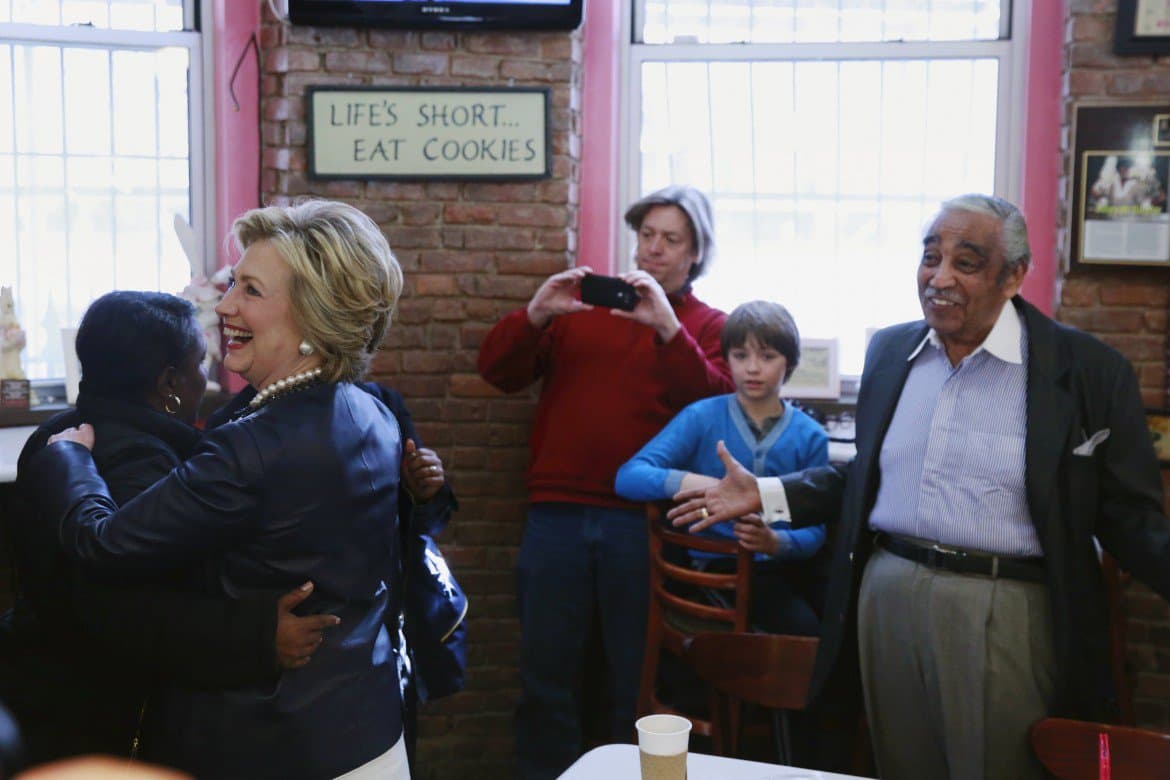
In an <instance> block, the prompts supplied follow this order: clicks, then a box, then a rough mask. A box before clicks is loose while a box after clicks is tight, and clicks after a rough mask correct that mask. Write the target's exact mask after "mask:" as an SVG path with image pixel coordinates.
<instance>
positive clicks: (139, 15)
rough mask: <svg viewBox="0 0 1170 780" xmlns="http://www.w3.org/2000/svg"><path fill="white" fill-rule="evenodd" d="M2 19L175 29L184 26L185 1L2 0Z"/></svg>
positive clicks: (162, 30)
mask: <svg viewBox="0 0 1170 780" xmlns="http://www.w3.org/2000/svg"><path fill="white" fill-rule="evenodd" d="M0 22H16V23H18V24H45V25H92V26H94V27H98V28H101V29H114V30H140V31H146V32H173V31H176V30H182V29H183V0H0Z"/></svg>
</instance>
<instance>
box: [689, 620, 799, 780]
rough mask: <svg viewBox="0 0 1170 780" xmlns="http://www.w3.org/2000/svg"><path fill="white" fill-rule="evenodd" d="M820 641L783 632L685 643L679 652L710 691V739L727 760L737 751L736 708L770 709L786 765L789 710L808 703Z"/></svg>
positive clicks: (710, 637)
mask: <svg viewBox="0 0 1170 780" xmlns="http://www.w3.org/2000/svg"><path fill="white" fill-rule="evenodd" d="M819 644H820V640H819V639H817V638H816V637H809V636H786V635H781V634H747V633H711V634H698V635H697V636H695V637H693V638H691V639H689V640H688V641H687V643H686V649H685V651H684V653H683V655H684V658H685V659H686V661H687V663H688V664H689V665H690V667H691V668H692V669H694V670H695V671H696V672H697V673H698V675H699V676H700V677H702V678H703V680H704V681H705V682H706V683H707V685H709V686H710V687H711V692H712V696H711V712H712V716H711V741H712V743H713V745H714V747H715V751H716V752H718V753H721V754H723V755H726V756H736V755H737V754H738V752H739V731H740V711H739V709H740V704H741V703H743V702H749V703H752V704H758V705H760V706H762V707H767V708H768V709H770V710H772V713H773V718H774V720H773V724H774V727H775V731H776V734H775V736H776V749H777V754H778V756H779V761H780V763H782V764H787V763H790V761H791V757H792V745H791V739H790V736H789V732H788V721H787V715H786V712H785V711H787V710H803V709H804V708H805V706H806V705H807V702H808V689H809V686H810V685H811V683H812V673H813V665H814V663H815V662H816V658H817V646H818V645H819Z"/></svg>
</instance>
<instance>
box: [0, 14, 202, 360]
mask: <svg viewBox="0 0 1170 780" xmlns="http://www.w3.org/2000/svg"><path fill="white" fill-rule="evenodd" d="M0 2H3V0H0ZM102 5H103V6H104V5H107V4H106V3H102ZM0 57H2V58H3V59H4V60H5V61H6V63H7V64H5V65H0V75H3V74H4V73H5V72H10V73H11V74H12V78H11V79H9V80H8V81H9V83H11V85H12V87H11V92H10V93H9V94H10V95H11V97H10V98H9V100H7V101H0V235H3V236H5V237H8V236H13V237H14V240H12V242H11V246H12V247H13V248H14V251H11V252H5V253H0V255H3V261H2V262H0V272H2V273H3V278H4V281H5V284H13V285H15V287H16V300H17V308H18V313H19V316H20V318H21V324H22V325H23V326H24V328H25V330H26V332H27V336H28V346H27V348H26V349H25V352H24V356H23V357H24V362H25V371H26V373H27V374H28V375H29V377H30V378H33V379H43V378H51V377H59V376H63V375H64V364H63V362H62V357H61V344H60V342H61V336H60V330H61V328H62V327H66V326H75V325H76V324H77V322H78V321H79V319H80V317H81V314H82V313H83V312H84V311H85V308H86V307H87V306H88V305H89V303H90V301H92V300H93V299H94V298H95V297H97V296H99V295H101V294H102V293H105V292H107V291H109V290H111V289H115V288H130V289H161V290H165V291H170V292H178V291H179V290H180V289H182V287H183V285H184V284H186V282H187V281H188V280H189V278H190V268H189V266H188V264H187V260H186V257H185V255H184V254H183V252H182V249H181V248H180V247H179V245H178V242H177V240H175V238H174V229H173V227H172V223H173V220H174V215H175V214H176V213H178V214H181V215H182V216H183V218H184V219H186V220H188V222H189V221H190V220H191V214H190V201H191V198H190V189H189V188H190V172H189V171H190V162H189V154H188V149H187V144H188V141H187V116H188V95H187V58H188V54H187V51H186V50H185V49H179V50H160V51H157V52H154V51H118V50H113V49H105V48H94V47H69V46H45V45H36V46H21V45H10V46H5V47H0ZM34 74H35V76H34ZM4 90H5V86H4V85H2V84H0V94H4ZM164 113H165V114H166V118H165V119H163V118H161V117H162V115H163V114H164ZM162 136H165V139H164V138H163V137H162Z"/></svg>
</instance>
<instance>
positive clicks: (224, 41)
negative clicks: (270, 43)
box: [211, 0, 260, 391]
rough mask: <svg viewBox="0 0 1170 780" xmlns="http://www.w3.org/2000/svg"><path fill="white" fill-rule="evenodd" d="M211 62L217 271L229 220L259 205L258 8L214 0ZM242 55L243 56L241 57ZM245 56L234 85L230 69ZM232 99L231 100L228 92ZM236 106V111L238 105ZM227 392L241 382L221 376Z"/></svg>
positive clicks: (242, 1) (223, 260)
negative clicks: (252, 42) (253, 44)
mask: <svg viewBox="0 0 1170 780" xmlns="http://www.w3.org/2000/svg"><path fill="white" fill-rule="evenodd" d="M211 9H212V10H211V13H212V24H213V25H214V31H213V37H212V41H213V46H214V55H213V58H214V62H215V76H214V78H215V205H214V209H213V211H212V213H213V215H214V219H215V234H214V235H215V246H214V249H215V251H216V256H217V259H218V261H217V263H216V266H217V267H222V266H224V265H227V264H228V263H229V262H233V260H234V258H230V257H228V255H227V251H228V246H229V245H228V244H226V243H225V242H224V240H223V239H224V237H225V236H226V235H227V234H228V231H229V230H230V229H231V225H232V220H234V219H235V218H236V217H238V216H239V215H240V214H242V213H243V212H245V211H247V210H248V209H251V208H255V207H256V206H258V205H260V97H259V83H260V81H259V79H260V68H259V62H258V51H257V49H256V48H249V45H248V42H249V40H250V39H251V37H252V35H253V34H258V32H259V29H260V5H259V3H257V2H254V1H253V2H249V1H248V0H213V2H212V7H211ZM245 51H246V54H245ZM241 56H243V62H242V64H241V65H240V69H239V71H238V72H237V73H236V77H235V81H234V83H233V82H232V81H231V78H232V71H233V70H234V69H235V67H236V63H237V62H239V61H240V58H241ZM233 91H234V94H235V101H233V100H232V92H233ZM237 103H238V107H237ZM220 379H221V381H223V382H224V383H225V386H226V388H227V389H228V390H230V391H236V390H240V389H241V388H243V386H244V381H243V380H242V379H240V378H239V377H238V376H236V375H235V374H231V373H229V372H224V376H222V377H220Z"/></svg>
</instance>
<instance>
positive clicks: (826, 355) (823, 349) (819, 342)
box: [782, 339, 841, 398]
mask: <svg viewBox="0 0 1170 780" xmlns="http://www.w3.org/2000/svg"><path fill="white" fill-rule="evenodd" d="M782 393H783V395H784V397H785V398H840V397H841V373H840V367H839V365H838V345H837V339H801V340H800V365H798V366H797V367H796V370H795V371H793V372H792V376H791V377H790V378H789V379H788V381H787V382H785V383H784V387H783V389H782Z"/></svg>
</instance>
